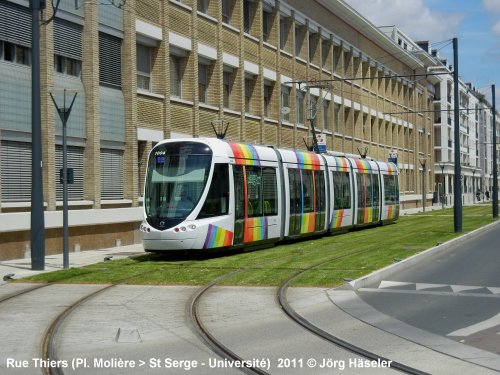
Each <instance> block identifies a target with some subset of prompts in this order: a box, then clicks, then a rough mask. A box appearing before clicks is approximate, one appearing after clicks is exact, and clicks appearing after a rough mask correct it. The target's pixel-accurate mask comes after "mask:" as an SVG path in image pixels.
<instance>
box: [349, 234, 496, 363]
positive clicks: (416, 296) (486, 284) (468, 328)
mask: <svg viewBox="0 0 500 375" xmlns="http://www.w3.org/2000/svg"><path fill="white" fill-rule="evenodd" d="M357 294H358V296H359V297H361V298H362V300H363V301H364V302H366V303H368V304H369V305H371V306H372V307H374V308H375V309H377V310H379V311H380V312H383V313H384V314H386V315H389V316H391V317H393V318H395V319H398V320H400V321H402V322H404V323H407V324H409V325H411V326H414V327H417V328H420V329H422V330H425V331H428V332H432V333H435V334H438V335H441V336H445V337H447V338H449V339H452V340H455V341H457V342H460V343H462V344H466V345H470V346H473V347H476V348H479V349H482V350H486V351H489V352H492V353H496V354H500V230H499V228H498V225H495V226H493V227H491V228H490V229H489V230H487V231H485V232H483V233H481V234H480V235H478V236H473V237H472V238H470V239H466V240H465V241H462V242H459V243H457V244H456V245H455V246H453V247H452V248H450V249H446V250H443V251H442V252H438V253H436V254H433V255H431V256H428V257H425V259H423V260H421V261H420V262H418V263H417V264H416V265H414V266H413V267H411V268H409V269H406V270H402V271H400V272H397V273H395V274H393V275H392V276H391V277H390V279H389V280H383V281H382V282H380V283H377V284H373V285H368V286H367V287H365V288H360V289H359V290H358V291H357Z"/></svg>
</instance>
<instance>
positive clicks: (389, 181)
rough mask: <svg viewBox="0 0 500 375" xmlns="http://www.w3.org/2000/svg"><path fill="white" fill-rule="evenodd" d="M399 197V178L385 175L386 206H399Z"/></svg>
mask: <svg viewBox="0 0 500 375" xmlns="http://www.w3.org/2000/svg"><path fill="white" fill-rule="evenodd" d="M398 202H399V195H398V177H397V176H387V175H384V204H385V205H386V206H387V205H390V204H397V203H398Z"/></svg>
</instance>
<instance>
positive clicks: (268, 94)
mask: <svg viewBox="0 0 500 375" xmlns="http://www.w3.org/2000/svg"><path fill="white" fill-rule="evenodd" d="M272 93H273V87H272V86H271V85H270V84H268V83H265V84H264V117H269V113H270V110H271V98H272Z"/></svg>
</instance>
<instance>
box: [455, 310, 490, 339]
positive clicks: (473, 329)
mask: <svg viewBox="0 0 500 375" xmlns="http://www.w3.org/2000/svg"><path fill="white" fill-rule="evenodd" d="M498 325H500V313H499V314H497V315H495V316H493V317H491V318H489V319H486V320H483V321H482V322H479V323H476V324H472V325H470V326H468V327H464V328H461V329H457V330H456V331H453V332H450V333H448V334H447V335H446V336H470V335H472V334H474V333H477V332H481V331H484V330H485V329H490V328H493V327H496V326H498Z"/></svg>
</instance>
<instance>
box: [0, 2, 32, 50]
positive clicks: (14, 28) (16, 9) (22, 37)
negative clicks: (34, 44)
mask: <svg viewBox="0 0 500 375" xmlns="http://www.w3.org/2000/svg"><path fill="white" fill-rule="evenodd" d="M0 39H1V40H5V41H7V42H10V43H15V44H20V45H22V46H25V47H31V15H30V12H29V9H28V8H26V7H23V6H20V5H17V4H13V3H11V2H8V1H0Z"/></svg>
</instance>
